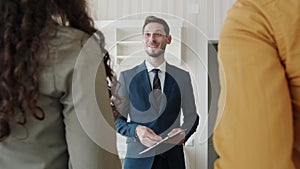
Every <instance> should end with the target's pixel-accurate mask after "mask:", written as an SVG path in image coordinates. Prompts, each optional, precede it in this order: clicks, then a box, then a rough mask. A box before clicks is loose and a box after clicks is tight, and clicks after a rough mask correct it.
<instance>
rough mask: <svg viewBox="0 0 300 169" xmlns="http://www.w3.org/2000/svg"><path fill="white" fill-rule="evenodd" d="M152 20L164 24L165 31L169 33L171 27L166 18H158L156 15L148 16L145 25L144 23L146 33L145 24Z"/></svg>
mask: <svg viewBox="0 0 300 169" xmlns="http://www.w3.org/2000/svg"><path fill="white" fill-rule="evenodd" d="M152 22H155V23H160V24H162V25H163V27H164V31H165V32H166V35H169V33H170V27H169V25H168V23H167V22H166V21H165V20H164V19H162V18H158V17H156V16H147V18H146V19H145V22H144V25H143V29H142V32H143V33H144V29H145V26H146V25H147V24H149V23H152Z"/></svg>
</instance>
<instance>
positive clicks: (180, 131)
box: [139, 129, 186, 154]
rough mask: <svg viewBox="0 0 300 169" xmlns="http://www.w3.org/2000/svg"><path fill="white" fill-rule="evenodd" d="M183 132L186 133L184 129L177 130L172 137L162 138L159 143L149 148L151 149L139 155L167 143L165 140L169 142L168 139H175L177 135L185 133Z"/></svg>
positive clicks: (142, 152)
mask: <svg viewBox="0 0 300 169" xmlns="http://www.w3.org/2000/svg"><path fill="white" fill-rule="evenodd" d="M185 131H186V129H184V130H179V131H177V132H176V133H174V134H172V135H170V136H167V137H165V138H163V139H162V140H161V141H159V142H157V143H156V144H154V145H153V146H151V147H149V148H147V149H145V150H143V151H141V152H140V153H139V154H144V153H146V152H148V151H150V150H152V149H153V148H155V147H157V146H159V145H160V144H162V143H164V142H165V141H167V140H169V139H171V138H173V137H175V136H177V135H179V134H180V133H182V132H185Z"/></svg>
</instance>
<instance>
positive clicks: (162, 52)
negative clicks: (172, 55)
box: [145, 49, 165, 58]
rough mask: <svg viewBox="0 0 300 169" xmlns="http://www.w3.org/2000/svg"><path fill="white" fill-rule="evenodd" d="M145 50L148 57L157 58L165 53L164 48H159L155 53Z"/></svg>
mask: <svg viewBox="0 0 300 169" xmlns="http://www.w3.org/2000/svg"><path fill="white" fill-rule="evenodd" d="M145 51H146V53H147V54H148V55H149V56H150V57H153V58H157V57H159V56H161V55H163V54H164V53H165V50H163V49H160V50H159V51H158V52H157V53H155V52H153V53H152V52H149V51H148V50H145Z"/></svg>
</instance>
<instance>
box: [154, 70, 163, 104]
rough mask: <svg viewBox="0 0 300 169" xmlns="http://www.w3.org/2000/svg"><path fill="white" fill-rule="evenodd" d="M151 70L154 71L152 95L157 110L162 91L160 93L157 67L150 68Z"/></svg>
mask: <svg viewBox="0 0 300 169" xmlns="http://www.w3.org/2000/svg"><path fill="white" fill-rule="evenodd" d="M152 72H154V73H155V75H154V78H153V95H154V97H155V98H154V99H155V102H156V104H157V106H158V110H159V106H160V101H161V97H162V93H161V84H160V79H159V77H158V72H159V69H152Z"/></svg>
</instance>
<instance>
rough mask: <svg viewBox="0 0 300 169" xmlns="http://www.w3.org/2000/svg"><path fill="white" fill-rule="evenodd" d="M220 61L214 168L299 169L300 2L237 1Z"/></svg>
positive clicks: (226, 26)
mask: <svg viewBox="0 0 300 169" xmlns="http://www.w3.org/2000/svg"><path fill="white" fill-rule="evenodd" d="M219 60H220V65H221V68H222V69H223V71H224V72H222V73H223V76H222V77H221V78H222V79H223V81H222V82H221V83H222V84H221V99H220V101H219V105H220V106H224V107H223V108H222V107H221V108H220V109H221V110H223V111H222V115H221V113H220V118H219V119H218V122H217V125H216V128H215V132H214V144H215V149H216V151H217V153H218V155H219V156H220V157H219V159H217V160H216V161H215V169H300V1H299V0H289V1H286V0H238V1H237V2H236V3H235V4H234V6H233V8H232V9H231V10H230V11H229V12H228V16H227V19H226V20H225V23H224V27H223V30H222V33H221V36H220V41H219ZM222 73H221V74H222ZM222 96H223V97H222ZM223 101H224V102H223Z"/></svg>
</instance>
